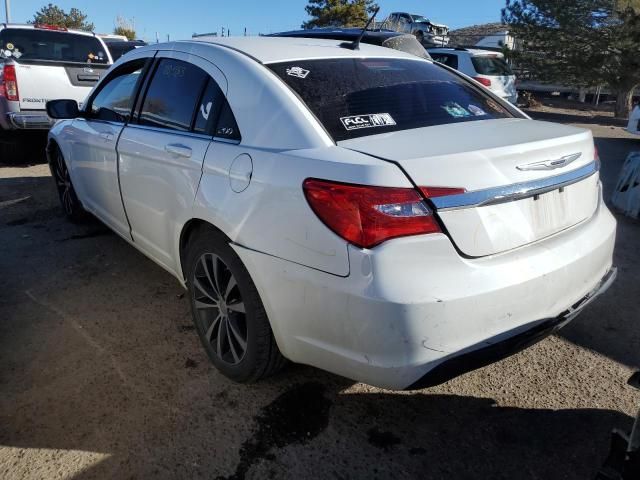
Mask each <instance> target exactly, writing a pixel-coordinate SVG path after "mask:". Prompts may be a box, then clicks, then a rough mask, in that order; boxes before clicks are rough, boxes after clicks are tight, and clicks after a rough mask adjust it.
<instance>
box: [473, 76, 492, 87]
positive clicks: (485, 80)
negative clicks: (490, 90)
mask: <svg viewBox="0 0 640 480" xmlns="http://www.w3.org/2000/svg"><path fill="white" fill-rule="evenodd" d="M473 79H474V80H475V81H476V82H478V83H481V84H482V85H484V86H485V87H490V86H491V80H489V79H488V78H484V77H473Z"/></svg>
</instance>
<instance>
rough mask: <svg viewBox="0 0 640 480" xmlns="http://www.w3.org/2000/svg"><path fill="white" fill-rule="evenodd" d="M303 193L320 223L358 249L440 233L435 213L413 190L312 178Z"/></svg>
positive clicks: (305, 183) (304, 185)
mask: <svg viewBox="0 0 640 480" xmlns="http://www.w3.org/2000/svg"><path fill="white" fill-rule="evenodd" d="M303 189H304V194H305V196H306V198H307V201H308V202H309V205H310V206H311V208H312V209H313V211H314V212H315V214H316V215H317V216H318V217H319V218H320V220H322V221H323V222H324V224H325V225H326V226H327V227H329V228H330V229H331V230H332V231H333V232H335V233H336V234H337V235H339V236H340V237H342V238H343V239H345V240H346V241H348V242H350V243H352V244H354V245H356V246H358V247H363V248H372V247H375V246H376V245H379V244H381V243H382V242H384V241H386V240H390V239H392V238H398V237H406V236H409V235H421V234H427V233H437V232H440V227H439V225H438V222H437V221H436V219H435V218H434V216H433V212H432V211H431V209H430V208H429V207H428V206H427V204H426V203H425V202H424V201H423V199H422V197H421V196H420V193H418V191H416V190H414V189H413V188H392V187H373V186H367V185H353V184H345V183H337V182H331V181H327V180H317V179H313V178H309V179H307V180H305V181H304V184H303Z"/></svg>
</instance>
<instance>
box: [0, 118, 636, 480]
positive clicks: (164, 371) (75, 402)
mask: <svg viewBox="0 0 640 480" xmlns="http://www.w3.org/2000/svg"><path fill="white" fill-rule="evenodd" d="M533 115H535V116H540V118H544V119H548V120H555V121H564V122H567V121H571V122H576V121H577V122H579V123H580V124H583V125H584V126H586V127H588V128H591V129H592V130H593V131H594V134H595V135H596V137H597V143H598V147H599V150H600V153H601V157H602V159H603V180H604V183H605V192H606V196H607V197H609V196H610V194H611V191H612V188H613V186H614V183H615V180H616V177H617V174H618V171H619V169H620V166H621V164H622V162H623V160H624V158H625V157H626V155H627V153H628V152H629V151H631V150H640V139H636V138H632V137H631V136H629V135H627V134H626V133H624V132H623V131H622V130H621V129H620V128H619V127H611V126H607V125H602V124H599V123H598V122H600V121H602V120H601V119H600V118H596V117H589V116H588V115H581V116H580V118H575V117H574V116H569V114H568V112H566V111H561V110H558V109H555V110H554V109H548V108H546V109H545V110H544V111H542V112H539V113H536V112H533ZM5 161H6V160H5ZM619 222H620V224H619V225H620V226H619V238H618V244H617V250H616V259H615V261H616V263H617V265H618V266H619V267H620V275H619V280H618V282H617V283H616V285H614V287H612V289H611V290H610V292H609V293H608V294H607V295H606V296H605V297H603V298H601V299H600V300H598V302H597V303H595V304H594V305H593V306H592V307H591V308H589V309H588V310H587V311H586V312H585V313H584V314H583V315H581V316H580V317H579V318H578V319H577V320H575V321H574V322H573V323H572V324H571V325H569V326H568V327H567V328H565V329H564V330H563V331H561V332H560V335H559V336H553V337H550V338H548V339H546V340H544V341H543V342H541V343H539V344H537V345H536V346H534V347H532V348H530V349H528V350H526V351H524V352H522V353H520V354H518V355H515V356H513V357H511V358H509V359H507V360H504V361H502V362H500V363H497V364H494V365H491V366H489V367H487V368H484V369H482V370H478V371H475V372H472V373H469V374H467V375H464V376H462V377H459V378H457V379H455V380H453V381H451V382H448V383H447V384H444V385H442V386H440V387H437V388H431V389H426V390H420V391H414V392H391V391H385V390H381V389H378V388H373V387H369V386H367V385H363V384H359V383H354V382H351V381H349V380H346V379H343V378H340V377H336V376H333V375H331V374H328V373H324V372H322V371H319V370H316V369H313V368H310V367H305V366H300V365H292V366H290V367H289V368H288V369H287V370H286V371H285V372H283V373H282V374H280V375H278V376H276V377H275V378H272V379H269V380H267V381H264V382H261V383H259V384H256V385H251V386H243V385H236V384H233V383H231V382H230V381H228V380H227V379H225V378H224V377H222V376H221V375H220V374H218V373H217V372H216V371H215V370H214V369H213V368H212V367H211V366H210V365H209V363H208V361H207V358H206V356H205V353H204V351H203V350H202V349H201V348H200V346H199V344H198V340H197V336H196V334H195V332H194V331H193V327H192V325H191V319H190V315H189V310H188V305H187V301H186V300H185V298H184V296H183V291H182V290H181V287H180V286H179V285H178V284H177V282H176V281H175V280H174V279H173V278H172V277H170V276H169V275H168V274H167V273H165V272H164V271H163V270H161V269H160V268H159V267H157V266H156V265H155V264H154V263H152V262H151V261H149V260H147V259H146V258H145V257H143V256H142V255H141V254H140V253H138V252H137V251H136V250H134V249H133V248H132V247H130V246H129V245H127V244H126V243H125V242H124V241H123V240H121V239H120V238H119V237H117V236H116V235H114V234H111V233H110V232H109V231H108V230H106V229H105V228H104V227H102V226H101V225H100V224H97V223H96V224H93V225H89V226H84V227H78V226H74V225H71V224H69V223H67V222H66V221H65V220H64V219H63V218H62V216H61V212H60V209H59V207H58V203H57V198H56V196H55V191H54V188H53V182H52V180H51V179H50V178H49V172H48V168H47V167H46V166H45V165H43V164H37V163H36V164H34V165H20V166H8V165H4V166H2V165H0V252H1V254H0V392H2V394H1V395H0V478H3V479H22V478H28V479H31V478H33V479H40V478H73V479H88V478H114V479H122V478H136V479H138V478H154V479H162V478H207V479H211V478H229V479H241V478H254V479H263V478H337V479H347V478H349V479H350V478H367V479H370V478H391V477H404V478H407V477H412V478H430V479H440V478H443V479H445V478H446V479H451V478H455V479H476V478H491V479H501V478H504V479H520V478H523V479H587V478H592V477H593V475H594V473H595V471H596V470H597V468H598V466H599V465H600V464H601V463H602V461H603V460H604V458H605V457H606V454H607V450H608V439H609V432H610V430H611V429H612V428H614V427H619V428H623V429H627V430H628V429H630V427H631V423H632V416H633V415H634V414H635V409H636V407H637V404H638V403H640V395H638V394H637V393H636V392H634V391H632V390H631V388H629V387H627V386H626V384H625V381H626V378H627V377H628V376H629V375H630V373H631V371H632V368H634V367H636V368H637V367H640V323H639V320H640V314H639V308H638V307H639V302H640V300H639V299H640V251H639V250H638V239H639V238H640V222H637V221H633V220H630V219H627V218H624V217H619Z"/></svg>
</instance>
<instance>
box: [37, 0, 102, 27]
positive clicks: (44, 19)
mask: <svg viewBox="0 0 640 480" xmlns="http://www.w3.org/2000/svg"><path fill="white" fill-rule="evenodd" d="M29 23H44V24H47V25H55V26H56V27H65V28H75V29H77V30H88V31H92V30H93V23H88V22H87V15H85V14H84V13H82V11H81V10H78V9H77V8H72V9H71V10H69V13H67V12H65V11H64V10H63V9H62V8H60V7H58V6H57V5H53V4H51V3H50V4H49V5H47V6H46V7H42V8H41V9H40V10H38V11H37V12H36V13H35V15H34V16H33V20H32V21H30V22H29Z"/></svg>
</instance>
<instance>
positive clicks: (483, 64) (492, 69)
mask: <svg viewBox="0 0 640 480" xmlns="http://www.w3.org/2000/svg"><path fill="white" fill-rule="evenodd" d="M471 62H472V63H473V68H475V69H476V72H478V73H479V74H480V75H494V76H500V77H508V76H511V75H513V72H512V71H511V67H510V66H509V64H508V63H507V62H505V60H504V58H501V57H491V56H482V57H471Z"/></svg>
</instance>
